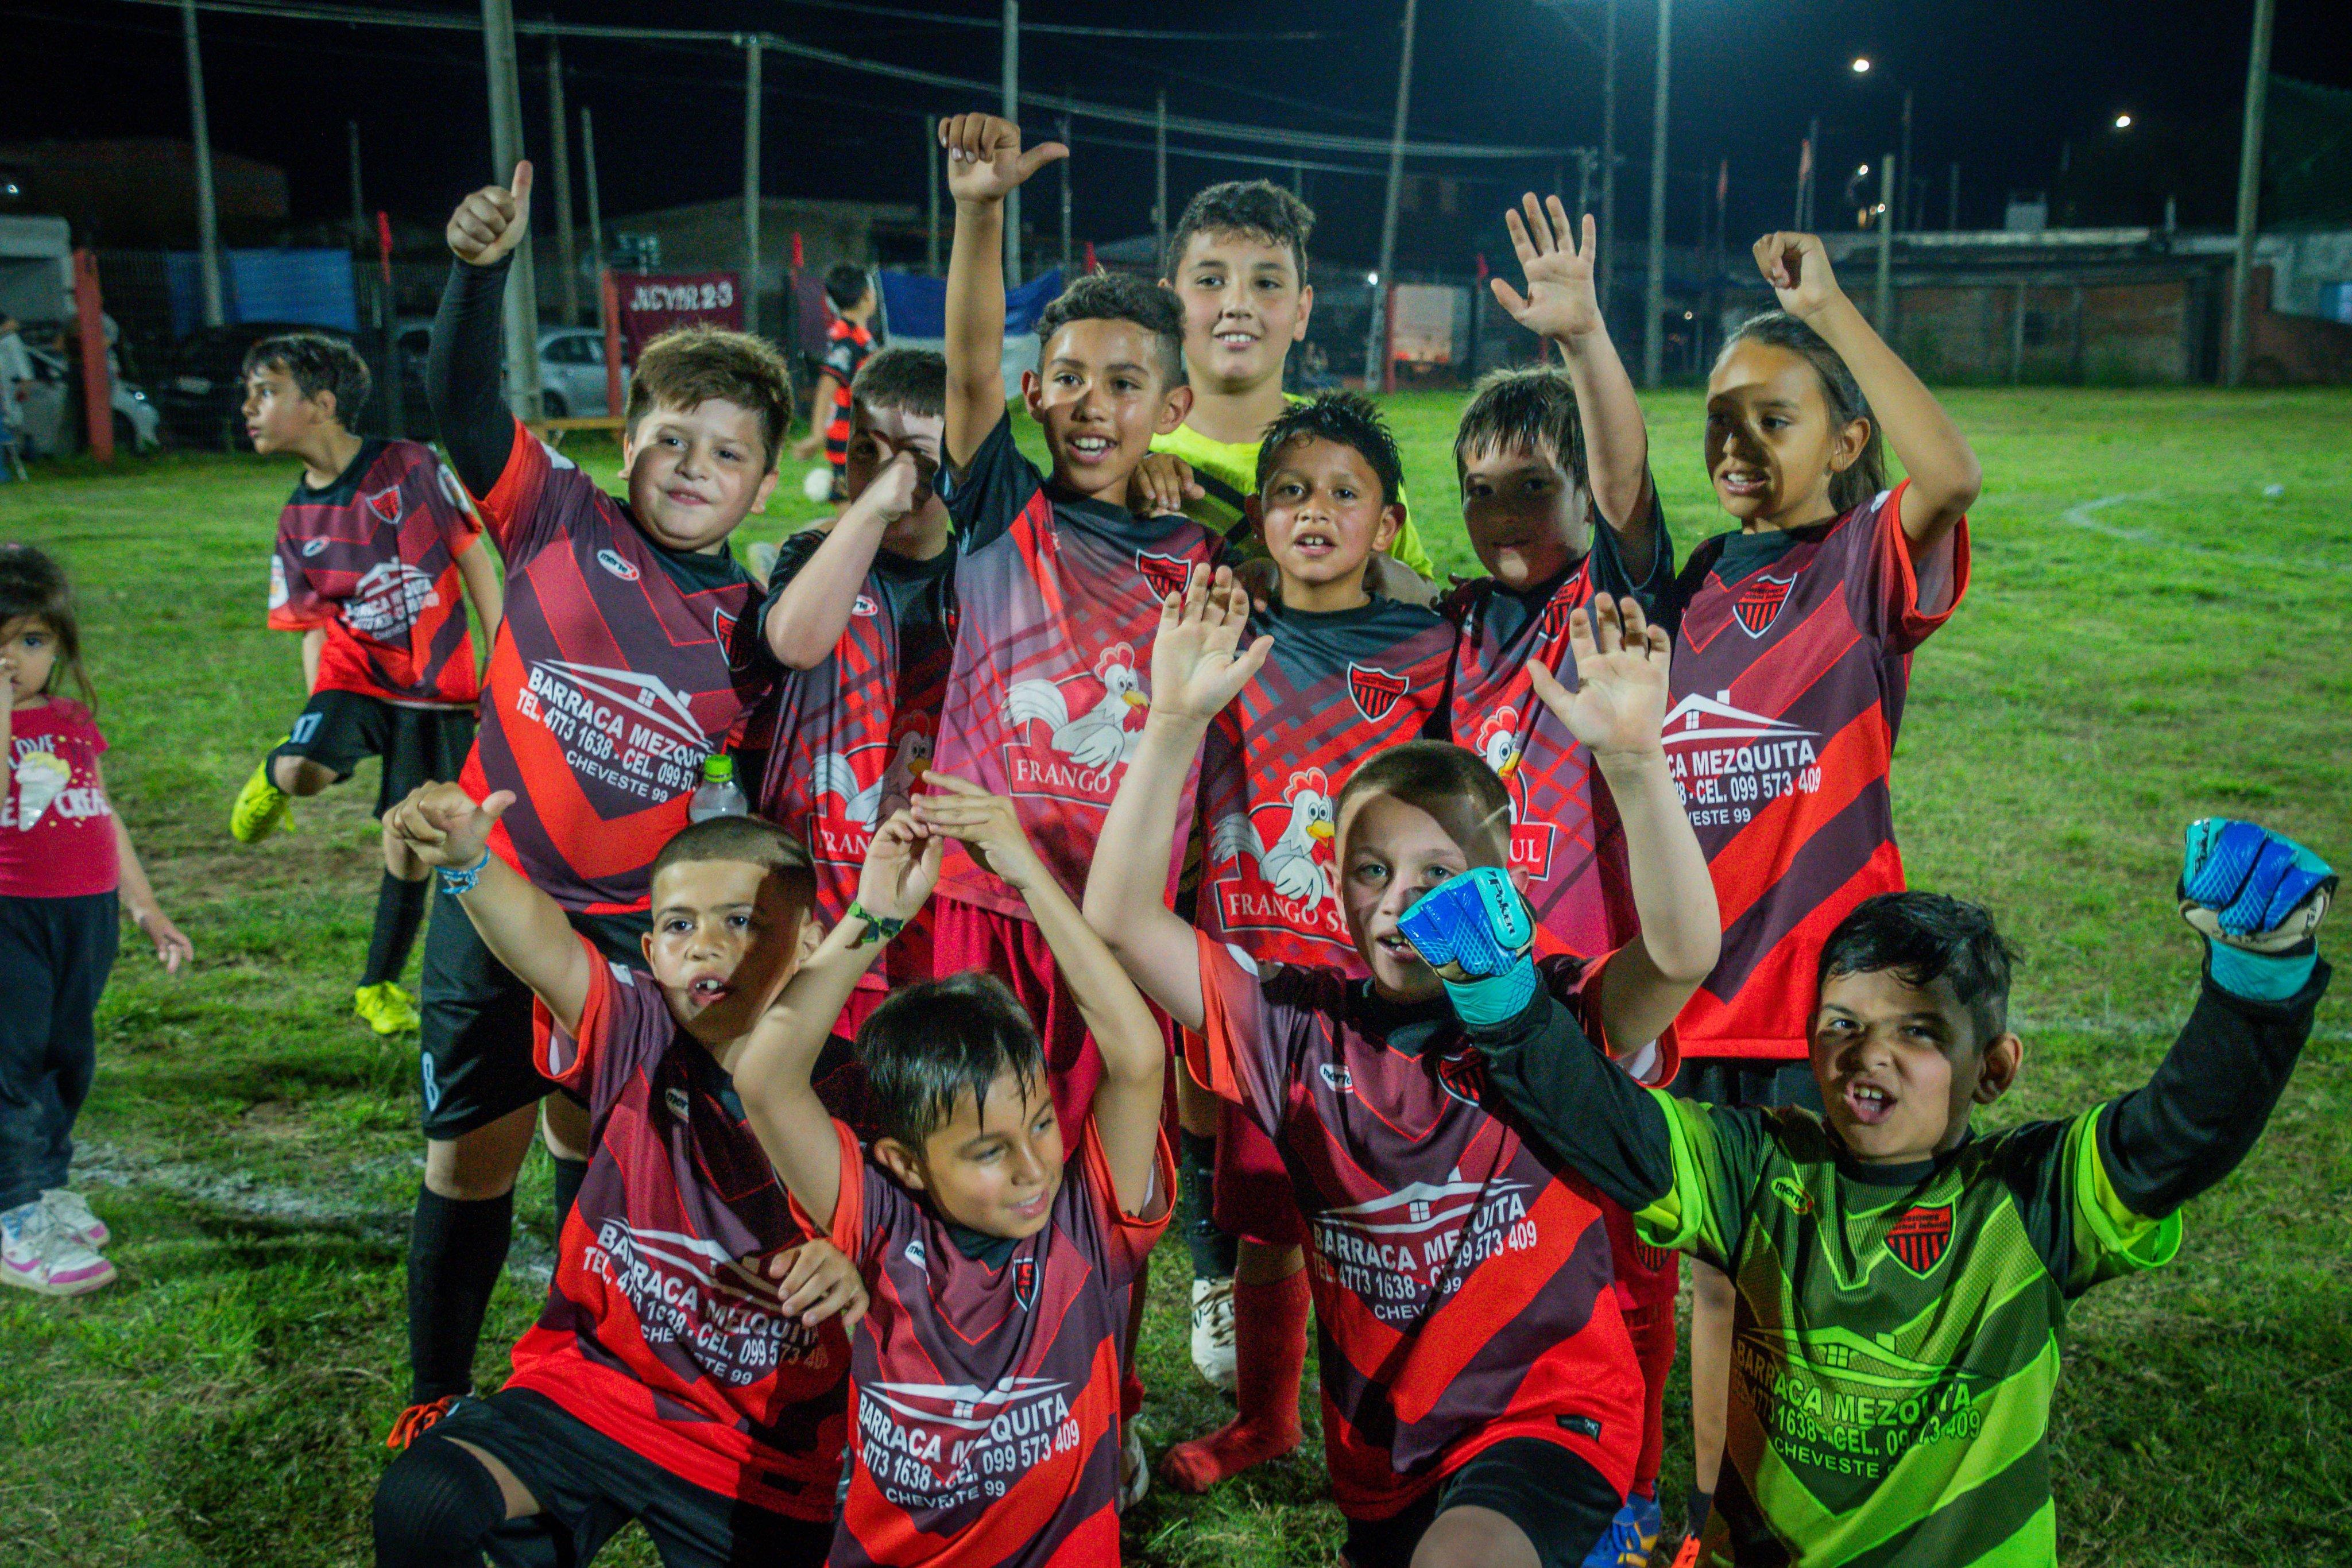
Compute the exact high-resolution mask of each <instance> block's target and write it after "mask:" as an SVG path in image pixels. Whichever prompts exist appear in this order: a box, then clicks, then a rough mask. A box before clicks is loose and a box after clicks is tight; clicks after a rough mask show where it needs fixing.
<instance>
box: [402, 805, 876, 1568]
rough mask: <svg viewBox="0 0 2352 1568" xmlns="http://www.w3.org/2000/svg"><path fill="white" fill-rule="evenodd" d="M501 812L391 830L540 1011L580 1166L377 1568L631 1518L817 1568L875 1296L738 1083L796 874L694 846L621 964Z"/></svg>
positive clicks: (543, 1540) (774, 846)
mask: <svg viewBox="0 0 2352 1568" xmlns="http://www.w3.org/2000/svg"><path fill="white" fill-rule="evenodd" d="M514 800H515V798H514V795H513V794H512V792H511V791H500V792H499V793H497V794H494V795H492V796H490V797H489V798H488V800H484V801H482V802H480V803H479V804H477V803H476V802H475V800H473V799H472V798H471V797H470V796H468V795H467V793H466V792H465V791H464V790H463V789H460V788H459V787H458V786H457V785H454V784H435V785H430V786H426V787H425V788H423V789H418V790H417V791H416V792H415V794H414V795H412V796H411V797H410V798H409V799H408V800H406V801H404V802H403V803H402V805H401V806H400V807H399V808H398V809H397V810H395V811H394V815H393V817H392V819H391V825H392V827H393V830H394V831H395V832H397V833H398V834H399V835H400V836H401V838H402V840H403V841H404V843H405V844H406V845H408V846H409V848H410V849H411V850H412V852H415V854H416V855H417V856H418V857H419V858H420V859H421V860H423V861H424V862H426V863H429V864H432V865H436V866H440V867H442V868H444V869H443V880H444V882H445V883H446V885H447V886H448V887H449V889H450V891H451V893H452V895H453V896H454V897H455V898H456V900H457V903H458V904H459V905H460V907H461V909H462V912H463V916H464V917H465V918H466V919H467V921H468V922H469V923H470V924H472V925H474V926H476V927H477V928H478V931H479V932H480V934H481V936H482V939H483V940H484V942H486V943H487V944H488V946H489V947H490V949H491V951H492V952H494V953H495V954H496V955H497V956H498V957H499V962H501V963H502V964H504V965H506V966H507V967H509V969H511V970H512V971H513V972H514V973H515V974H517V975H519V976H520V977H523V978H524V979H525V980H526V982H527V983H528V984H529V985H530V988H531V990H532V992H533V993H534V994H535V996H536V998H537V1005H538V1009H539V1013H538V1051H537V1055H538V1060H539V1066H540V1070H541V1071H542V1072H544V1073H546V1074H547V1076H548V1077H549V1078H550V1079H551V1080H553V1081H554V1082H557V1083H560V1084H562V1085H563V1086H564V1087H565V1088H567V1089H570V1090H572V1091H573V1092H577V1093H578V1094H580V1095H581V1096H582V1097H583V1098H584V1099H585V1100H586V1101H587V1102H588V1103H589V1107H590V1112H591V1114H592V1117H593V1126H594V1129H595V1133H596V1155H595V1159H594V1162H593V1164H592V1165H591V1166H590V1167H589V1170H588V1175H587V1178H586V1180H585V1181H584V1182H583V1185H582V1186H581V1188H580V1194H579V1199H578V1201H577V1202H576V1203H575V1204H574V1205H573V1206H572V1208H571V1210H570V1211H569V1212H568V1213H567V1214H566V1215H565V1216H564V1217H563V1222H562V1238H561V1240H560V1243H559V1246H558V1257H557V1263H556V1270H555V1279H554V1281H553V1283H552V1284H551V1287H550V1289H549V1291H548V1293H547V1301H546V1305H545V1306H544V1308H543V1309H542V1310H541V1313H540V1317H539V1322H537V1324H535V1325H534V1326H533V1327H532V1328H531V1329H530V1331H529V1332H528V1333H525V1334H524V1335H523V1337H522V1339H521V1341H520V1343H518V1344H517V1345H516V1346H515V1349H514V1364H513V1371H512V1373H511V1375H509V1377H508V1379H507V1381H506V1385H505V1386H504V1387H503V1388H501V1389H499V1392H498V1393H496V1394H493V1395H490V1396H488V1397H487V1398H482V1399H463V1400H458V1401H455V1402H453V1404H454V1407H453V1408H452V1409H450V1410H449V1412H448V1413H447V1414H446V1415H445V1416H443V1417H442V1418H441V1419H440V1420H439V1421H438V1422H436V1423H435V1424H434V1426H433V1427H432V1428H431V1429H430V1430H429V1431H426V1432H425V1433H424V1434H423V1436H422V1437H418V1438H417V1439H416V1440H415V1442H413V1443H411V1444H410V1446H409V1448H408V1449H407V1451H406V1452H405V1453H404V1454H403V1455H402V1456H401V1457H400V1458H398V1459H396V1460H395V1461H394V1463H393V1464H392V1466H391V1468H390V1469H387V1470H386V1471H385V1472H384V1475H383V1480H382V1482H381V1483H380V1485H379V1488H378V1490H377V1492H376V1500H375V1536H376V1552H377V1556H376V1561H377V1563H380V1564H383V1565H385V1568H404V1565H408V1564H425V1563H434V1564H438V1563H453V1562H458V1561H468V1562H478V1561H480V1558H479V1555H478V1554H479V1552H481V1551H482V1550H483V1549H484V1548H488V1549H490V1550H491V1551H492V1552H495V1553H496V1554H497V1555H498V1557H499V1560H500V1561H516V1560H520V1561H538V1560H540V1555H541V1554H542V1553H546V1552H566V1553H567V1555H568V1556H569V1557H571V1558H574V1559H576V1560H577V1561H581V1562H585V1561H587V1560H588V1559H590V1558H591V1557H593V1556H594V1555H595V1553H596V1552H597V1550H598V1548H599V1547H600V1546H601V1545H602V1544H603V1543H604V1541H605V1540H607V1539H609V1538H610V1537H611V1535H612V1534H613V1533H614V1531H617V1530H618V1529H619V1528H620V1527H621V1526H622V1525H623V1524H625V1523H626V1522H627V1521H629V1520H631V1519H633V1518H634V1519H636V1520H637V1521H640V1522H641V1523H642V1524H644V1526H645V1527H646V1531H647V1532H648V1533H649V1534H650V1535H651V1536H652V1537H653V1539H654V1543H655V1546H656V1550H658V1551H659V1552H660V1553H661V1557H662V1561H663V1562H664V1563H668V1564H672V1565H677V1564H681V1563H709V1564H712V1565H713V1568H718V1565H719V1564H726V1563H745V1562H753V1561H759V1562H768V1563H776V1564H778V1565H779V1568H817V1565H818V1564H820V1563H823V1562H824V1557H825V1551H826V1547H827V1544H828V1542H830V1539H831V1536H832V1522H831V1521H832V1518H833V1507H834V1491H835V1485H836V1483H837V1481H838V1479H839V1477H840V1473H841V1453H842V1448H843V1444H844V1442H845V1437H846V1411H845V1374H846V1371H847V1367H848V1345H847V1342H846V1340H845V1337H844V1335H845V1329H846V1328H848V1327H850V1326H853V1325H854V1324H855V1322H856V1317H857V1315H858V1313H859V1312H861V1311H862V1310H863V1305H864V1301H865V1292H864V1291H863V1289H862V1287H861V1286H860V1284H859V1281H858V1280H857V1277H856V1271H855V1270H853V1269H851V1268H850V1267H849V1265H848V1261H847V1260H846V1259H845V1257H844V1256H843V1255H842V1254H841V1253H840V1252H839V1251H838V1250H837V1249H834V1248H833V1247H831V1246H830V1245H829V1244H828V1243H826V1242H825V1241H824V1240H823V1239H821V1238H819V1237H817V1236H815V1235H814V1234H813V1233H812V1232H811V1231H809V1230H808V1229H807V1228H805V1227H803V1225H801V1224H800V1223H799V1221H798V1220H797V1219H796V1218H794V1216H793V1210H792V1205H791V1202H790V1200H789V1199H787V1198H786V1197H785V1196H784V1193H783V1190H782V1188H781V1187H780V1186H778V1185H777V1183H776V1179H775V1175H774V1173H773V1172H772V1170H771V1169H770V1168H769V1166H768V1162H767V1159H766V1156H765V1155H763V1154H762V1153H761V1149H760V1145H759V1144H758V1142H757V1140H755V1139H754V1138H753V1137H752V1135H751V1131H750V1129H749V1128H748V1126H746V1124H745V1123H744V1118H743V1107H742V1103H741V1102H740V1100H738V1098H737V1096H736V1088H735V1082H734V1079H733V1077H732V1073H733V1071H735V1070H736V1069H737V1068H738V1067H740V1060H741V1057H742V1052H743V1047H744V1044H745V1040H746V1034H747V1030H749V1029H750V1028H751V1025H752V1024H753V1023H754V1022H755V1021H756V1020H757V1019H758V1018H759V1016H760V1014H761V1010H762V1009H764V1008H765V1006H766V1005H767V1001H768V999H769V998H770V997H772V995H773V994H774V993H775V990H776V988H777V987H778V986H780V985H782V983H783V982H784V981H785V980H786V979H788V978H789V977H791V975H792V972H793V968H794V967H796V966H797V964H798V963H799V961H800V959H801V957H802V956H804V955H805V954H806V953H807V951H808V950H809V948H810V947H811V946H814V940H813V939H814V936H815V935H816V928H815V926H814V923H813V922H812V921H810V919H809V917H808V916H809V908H810V900H811V895H812V894H813V893H814V878H813V876H812V873H811V868H810V866H809V862H808V856H807V852H806V851H804V850H803V848H802V847H801V845H800V843H799V842H798V841H796V840H794V839H793V837H792V836H791V835H790V834H788V833H786V832H784V831H782V830H781V829H779V828H777V827H776V826H774V825H773V824H772V823H769V822H764V821H759V820H757V819H755V818H747V817H728V818H720V819H718V820H716V821H708V822H702V823H698V824H696V825H694V826H692V827H689V828H687V829H685V830H684V831H681V832H679V833H678V834H677V835H676V836H675V837H673V838H672V839H671V840H670V841H669V842H668V843H667V845H666V846H664V848H663V849H662V852H661V853H660V855H659V857H658V858H657V859H656V862H655V863H654V869H653V873H652V888H653V899H654V903H655V906H656V912H657V914H656V922H657V924H656V930H655V931H654V932H653V933H651V934H648V935H647V936H645V937H643V938H642V939H641V941H640V944H639V948H640V951H639V955H638V957H637V960H636V962H635V963H634V964H629V963H622V962H619V961H617V960H615V959H614V958H613V957H611V956H609V955H608V954H606V953H605V952H604V949H602V948H601V947H599V946H597V945H596V944H595V943H593V942H591V941H589V940H587V939H586V938H584V937H583V936H580V935H579V934H578V933H576V932H574V931H573V930H572V926H571V924H570V922H569V920H568V919H567V917H566V914H565V911H564V910H563V909H562V907H561V906H560V905H558V904H556V903H555V902H554V901H553V900H552V899H551V898H549V897H548V895H547V894H544V893H541V892H540V891H539V890H538V889H536V888H534V887H532V886H531V885H530V883H527V882H525V881H524V880H523V879H522V878H521V877H520V875H519V874H517V873H515V872H514V871H513V870H512V868H510V867H509V866H508V865H507V864H506V863H505V862H503V861H501V860H499V859H498V858H497V857H496V856H494V855H492V854H491V853H490V852H489V851H488V839H489V834H490V830H491V828H492V827H493V826H494V825H495V823H496V821H497V820H498V819H499V817H500V816H501V815H503V814H504V813H505V812H506V811H508V810H511V809H512V807H513V805H514ZM835 1314H838V1315H839V1325H838V1326H836V1323H835V1322H833V1321H830V1320H832V1319H834V1318H835Z"/></svg>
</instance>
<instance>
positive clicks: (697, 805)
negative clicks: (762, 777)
mask: <svg viewBox="0 0 2352 1568" xmlns="http://www.w3.org/2000/svg"><path fill="white" fill-rule="evenodd" d="M750 815H751V801H749V800H745V799H743V791H742V790H740V789H737V788H736V787H735V759H734V758H731V757H730V756H728V755H727V754H726V753H725V752H723V751H714V752H712V753H711V754H710V755H709V756H708V757H706V758H703V759H702V783H701V784H700V785H699V786H698V787H697V789H695V791H694V799H693V800H688V802H687V803H686V820H687V821H689V822H707V821H709V820H710V819H711V818H713V817H748V816H750Z"/></svg>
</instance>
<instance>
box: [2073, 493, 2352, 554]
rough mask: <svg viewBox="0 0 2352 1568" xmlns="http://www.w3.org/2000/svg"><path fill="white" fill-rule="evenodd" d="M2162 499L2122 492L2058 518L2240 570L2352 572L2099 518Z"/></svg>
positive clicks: (2113, 536)
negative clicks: (2113, 509)
mask: <svg viewBox="0 0 2352 1568" xmlns="http://www.w3.org/2000/svg"><path fill="white" fill-rule="evenodd" d="M2163 498H2164V492H2163V491H2161V490H2125V491H2119V492H2117V493H2116V494H2115V495H2112V496H2101V497H2098V498H2097V499H2096V500H2093V501H2084V502H2083V503H2082V504H2081V505H2079V506H2074V507H2067V508H2066V509H2065V510H2064V511H2063V512H2061V513H2059V514H2058V520H2059V521H2060V522H2062V523H2064V524H2065V525H2066V526H2067V527H2068V528H2081V529H2082V530H2083V531H2084V532H2085V533H2093V534H2099V535H2102V536H2104V537H2105V538H2111V539H2120V540H2122V541H2123V542H2124V543H2126V544H2135V545H2153V546H2155V547H2156V548H2157V549H2168V550H2185V551H2188V552H2189V553H2190V554H2193V555H2204V556H2212V557H2214V558H2216V559H2221V560H2228V561H2235V562H2237V563H2238V564H2239V565H2241V566H2252V567H2259V568H2261V569H2262V570H2264V571H2279V572H2290V573H2296V574H2300V573H2303V572H2306V571H2310V570H2314V569H2316V570H2320V571H2352V562H2346V561H2338V560H2327V559H2322V558H2319V557H2308V558H2305V559H2302V560H2288V559H2284V557H2281V556H2274V555H2264V554H2262V553H2261V552H2259V551H2254V550H2242V549H2215V548H2214V547H2213V546H2211V545H2201V544H2193V543H2190V542H2189V541H2187V540H2183V539H2175V538H2168V537H2166V536H2165V535H2163V534H2160V533H2158V532H2157V531H2156V530H2155V529H2153V528H2126V527H2124V526H2123V525H2122V524H2120V523H2110V522H2107V521H2105V519H2104V518H2102V517H2100V515H2099V514H2100V513H2102V512H2105V511H2106V510H2107V509H2108V508H2109V507H2127V506H2130V505H2131V504H2133V503H2134V502H2137V501H2160V500H2162V499H2163Z"/></svg>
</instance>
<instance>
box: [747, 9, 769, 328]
mask: <svg viewBox="0 0 2352 1568" xmlns="http://www.w3.org/2000/svg"><path fill="white" fill-rule="evenodd" d="M764 52H765V51H763V50H762V49H761V47H760V35H759V34H757V33H753V34H751V36H750V37H746V38H745V39H744V40H743V330H745V331H746V332H749V333H751V335H752V336H754V337H757V336H758V335H759V331H760V97H761V94H760V57H761V54H763V53H764Z"/></svg>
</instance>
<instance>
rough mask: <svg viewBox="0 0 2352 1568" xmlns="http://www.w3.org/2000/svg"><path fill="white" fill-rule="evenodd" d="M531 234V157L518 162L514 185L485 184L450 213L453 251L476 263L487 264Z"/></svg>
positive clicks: (459, 257) (466, 261)
mask: <svg viewBox="0 0 2352 1568" xmlns="http://www.w3.org/2000/svg"><path fill="white" fill-rule="evenodd" d="M529 235H530V160H529V159H525V160H524V161H523V162H520V163H518V164H516V165H515V168H514V183H512V184H511V185H506V186H499V185H485V186H483V187H482V188H481V189H480V190H478V191H477V192H475V193H473V194H472V195H470V196H468V197H467V198H466V199H465V200H464V201H462V202H460V203H458V204H457V211H456V212H454V213H452V214H449V228H448V239H449V249H450V252H451V253H452V254H453V255H455V256H457V259H458V260H459V261H462V262H465V263H467V265H469V266H473V267H488V266H489V265H490V263H492V262H494V261H496V260H498V259H499V257H501V256H505V255H506V254H507V253H508V252H509V251H510V250H512V249H514V247H515V246H519V245H520V244H521V243H522V242H523V240H524V239H525V238H526V237H528V236H529Z"/></svg>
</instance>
